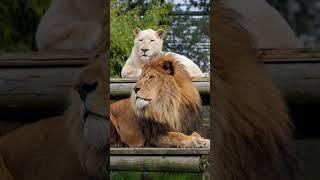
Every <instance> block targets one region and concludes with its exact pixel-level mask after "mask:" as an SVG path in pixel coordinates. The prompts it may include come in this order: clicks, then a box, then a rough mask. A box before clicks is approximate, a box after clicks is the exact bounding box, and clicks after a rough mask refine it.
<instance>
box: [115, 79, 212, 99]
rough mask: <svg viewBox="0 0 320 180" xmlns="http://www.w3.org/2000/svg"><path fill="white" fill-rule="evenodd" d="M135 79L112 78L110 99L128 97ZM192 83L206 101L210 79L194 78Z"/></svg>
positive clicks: (208, 94)
mask: <svg viewBox="0 0 320 180" xmlns="http://www.w3.org/2000/svg"><path fill="white" fill-rule="evenodd" d="M135 82H136V80H120V79H113V80H111V83H110V98H111V99H114V100H115V99H123V98H124V97H128V96H129V95H130V94H131V91H132V88H133V86H134V85H135ZM194 85H195V86H196V88H197V89H198V91H199V93H200V95H201V96H202V100H203V101H205V102H207V100H208V99H210V98H209V96H210V81H209V80H208V79H205V80H199V79H198V80H196V81H195V82H194Z"/></svg>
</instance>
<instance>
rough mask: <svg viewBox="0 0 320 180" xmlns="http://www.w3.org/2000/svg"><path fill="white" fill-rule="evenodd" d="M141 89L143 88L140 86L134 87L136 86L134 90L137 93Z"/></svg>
mask: <svg viewBox="0 0 320 180" xmlns="http://www.w3.org/2000/svg"><path fill="white" fill-rule="evenodd" d="M140 89H141V88H139V87H134V88H133V90H134V92H135V93H137V92H138V91H139V90H140Z"/></svg>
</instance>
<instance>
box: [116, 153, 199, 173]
mask: <svg viewBox="0 0 320 180" xmlns="http://www.w3.org/2000/svg"><path fill="white" fill-rule="evenodd" d="M199 164H200V157H199V156H151V155H144V156H134V155H132V156H128V155H123V156H113V155H111V156H110V170H111V171H143V172H148V171H152V172H201V169H200V166H199Z"/></svg>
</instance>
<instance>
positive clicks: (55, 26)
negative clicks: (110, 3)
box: [36, 0, 107, 51]
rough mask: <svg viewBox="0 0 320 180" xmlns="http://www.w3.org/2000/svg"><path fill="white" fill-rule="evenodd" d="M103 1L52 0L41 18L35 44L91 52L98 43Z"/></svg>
mask: <svg viewBox="0 0 320 180" xmlns="http://www.w3.org/2000/svg"><path fill="white" fill-rule="evenodd" d="M106 2H107V1H105V0H94V1H90V0H52V2H51V4H50V7H49V9H48V10H47V12H46V13H45V15H44V16H43V17H42V18H41V21H40V23H39V26H38V29H37V33H36V43H37V47H38V49H39V50H40V51H49V50H50V51H53V50H73V51H93V50H96V48H98V46H99V39H100V36H101V30H102V23H103V16H104V11H105V9H106V7H107V4H106Z"/></svg>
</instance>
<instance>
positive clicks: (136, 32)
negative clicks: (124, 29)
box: [133, 27, 141, 36]
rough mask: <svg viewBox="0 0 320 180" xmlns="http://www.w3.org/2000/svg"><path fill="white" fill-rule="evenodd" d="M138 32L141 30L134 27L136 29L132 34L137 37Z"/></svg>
mask: <svg viewBox="0 0 320 180" xmlns="http://www.w3.org/2000/svg"><path fill="white" fill-rule="evenodd" d="M140 32H141V29H140V28H138V27H136V28H134V29H133V34H134V35H135V36H136V35H138V34H139V33H140Z"/></svg>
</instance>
